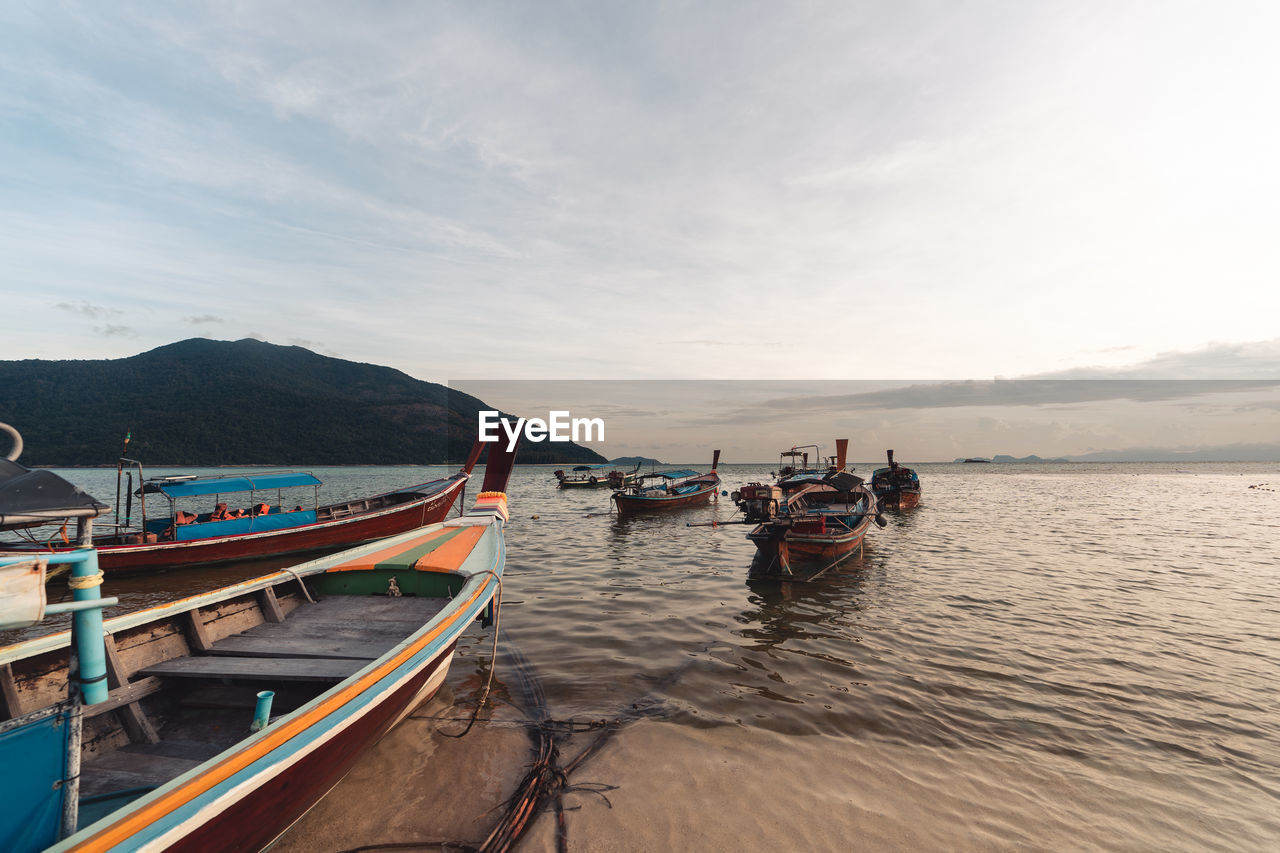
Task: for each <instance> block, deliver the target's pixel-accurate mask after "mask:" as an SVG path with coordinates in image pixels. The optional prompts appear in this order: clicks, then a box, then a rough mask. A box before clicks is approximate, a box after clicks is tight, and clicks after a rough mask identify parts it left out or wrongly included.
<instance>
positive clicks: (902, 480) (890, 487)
mask: <svg viewBox="0 0 1280 853" xmlns="http://www.w3.org/2000/svg"><path fill="white" fill-rule="evenodd" d="M886 454H887V455H888V457H889V465H888V467H885V468H877V469H876V470H874V471H872V472H871V491H873V492H875V493H876V497H877V498H879V499H880V505H881V506H883V507H888V508H890V509H911V508H912V507H914V506H919V504H920V475H919V474H917V473H916V472H915V471H913V470H911V469H910V468H907V467H906V466H904V465H899V464H898V463H897V462H894V461H893V451H892V450H888V451H886Z"/></svg>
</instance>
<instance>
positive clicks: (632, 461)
mask: <svg viewBox="0 0 1280 853" xmlns="http://www.w3.org/2000/svg"><path fill="white" fill-rule="evenodd" d="M609 462H610V463H611V464H613V465H626V466H628V467H631V468H634V467H635V466H637V465H666V464H667V463H666V462H659V461H658V460H657V459H650V458H649V457H648V456H619V457H618V458H617V459H610V460H609Z"/></svg>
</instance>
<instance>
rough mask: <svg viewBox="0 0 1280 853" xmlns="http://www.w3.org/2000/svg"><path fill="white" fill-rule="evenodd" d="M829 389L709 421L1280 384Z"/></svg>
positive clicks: (1063, 382)
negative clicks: (825, 391)
mask: <svg viewBox="0 0 1280 853" xmlns="http://www.w3.org/2000/svg"><path fill="white" fill-rule="evenodd" d="M812 384H813V385H816V386H818V387H821V386H822V385H823V384H826V385H829V386H830V387H831V388H832V389H833V390H832V392H831V393H813V394H801V395H794V396H780V397H773V398H771V399H767V400H762V401H760V402H758V403H754V404H752V405H750V406H744V407H741V408H737V409H734V410H732V411H730V412H727V413H714V414H712V413H708V414H707V415H706V416H705V418H704V420H705V421H706V422H718V421H720V420H722V419H735V418H741V419H754V420H770V421H777V420H786V419H788V418H796V417H801V416H812V415H816V414H824V413H825V414H843V413H851V412H867V411H879V410H896V409H951V408H962V407H1001V408H1011V407H1012V408H1020V407H1046V406H1069V405H1080V404H1086V403H1098V402H1104V401H1120V400H1126V401H1130V402H1136V403H1155V402H1168V401H1175V400H1189V399H1192V398H1200V397H1205V396H1210V395H1216V394H1233V393H1239V392H1246V391H1259V390H1269V389H1272V388H1280V379H1275V380H1272V379H1256V380H1115V379H1107V380H1085V379H996V380H989V381H966V382H929V383H919V384H913V385H906V386H902V387H898V388H889V389H884V390H874V391H858V390H849V391H837V390H836V389H844V388H849V387H850V386H855V387H856V385H857V384H858V383H841V382H830V383H812Z"/></svg>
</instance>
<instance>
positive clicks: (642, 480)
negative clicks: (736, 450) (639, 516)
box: [612, 450, 720, 513]
mask: <svg viewBox="0 0 1280 853" xmlns="http://www.w3.org/2000/svg"><path fill="white" fill-rule="evenodd" d="M719 464H720V451H719V450H717V451H715V452H714V453H713V454H712V457H711V470H710V471H709V472H708V473H706V474H699V473H698V472H697V471H692V470H689V469H681V470H679V471H658V472H655V473H653V474H645V475H643V476H641V477H637V478H636V481H635V482H634V483H633V484H631V486H629V487H628V488H626V489H620V490H618V491H616V492H614V493H613V495H612V500H613V502H614V504H615V505H616V506H617V507H618V512H620V513H621V512H643V511H646V510H651V509H674V508H676V507H686V506H696V505H698V504H704V503H707V502H708V501H710V500H711V498H712V496H714V495H715V494H716V491H717V490H718V489H719V488H720V475H719V474H717V473H716V468H717V467H718V466H719Z"/></svg>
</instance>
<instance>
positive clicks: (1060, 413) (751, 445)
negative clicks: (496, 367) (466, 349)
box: [453, 378, 1280, 465]
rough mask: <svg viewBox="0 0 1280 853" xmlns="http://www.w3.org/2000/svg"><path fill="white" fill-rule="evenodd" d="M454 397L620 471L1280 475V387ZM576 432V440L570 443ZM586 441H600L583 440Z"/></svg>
mask: <svg viewBox="0 0 1280 853" xmlns="http://www.w3.org/2000/svg"><path fill="white" fill-rule="evenodd" d="M453 387H455V388H457V389H458V390H461V391H464V392H466V393H468V394H471V395H472V396H475V397H478V398H480V399H481V400H484V401H486V402H488V403H489V404H490V405H494V406H500V407H501V408H502V410H503V411H507V412H513V413H516V414H517V415H520V416H523V417H525V418H539V419H542V420H545V421H548V422H549V421H550V420H551V413H552V412H555V411H561V412H567V414H566V415H562V416H560V417H559V420H561V421H562V422H563V421H570V420H572V419H574V418H579V419H583V418H598V419H600V421H601V422H602V424H603V436H600V435H599V434H598V433H592V434H591V441H588V442H584V443H585V444H587V446H588V447H590V448H591V449H593V450H595V451H597V452H599V453H600V454H602V455H603V456H605V457H606V458H609V459H614V458H617V457H620V456H644V457H648V458H654V459H658V460H660V461H662V462H671V463H678V464H691V465H692V464H698V463H701V464H703V465H705V464H707V463H708V462H709V461H710V459H711V451H712V450H713V449H716V448H718V449H720V450H721V451H723V455H722V461H723V462H725V463H758V462H776V461H777V459H778V454H779V452H780V451H782V450H785V449H787V448H790V447H792V446H798V445H809V444H817V445H819V446H821V447H822V448H824V454H825V455H831V454H834V453H835V450H834V448H835V439H837V438H847V439H849V459H851V460H856V461H858V462H862V463H865V462H869V461H882V460H883V459H884V458H885V451H886V450H888V449H893V450H894V451H895V454H896V458H897V459H898V460H899V461H900V462H903V463H904V464H912V463H917V462H951V461H954V460H956V459H965V458H971V457H978V458H986V459H991V458H993V457H995V456H998V455H1002V456H1012V457H1014V458H1016V459H1021V458H1025V457H1028V456H1039V457H1041V458H1047V459H1057V458H1065V459H1070V460H1072V461H1215V462H1228V461H1229V462H1259V461H1267V462H1275V461H1280V379H1247V380H1221V379H1209V380H1206V379H1157V380H1152V379H1118V378H1107V379H1062V378H1040V379H998V380H963V381H943V382H937V381H934V382H903V381H891V380H825V381H797V380H773V381H769V380H728V381H726V380H630V381H618V380H607V381H599V380H594V381H593V380H578V381H556V380H538V381H523V380H479V381H462V382H457V383H454V385H453ZM565 431H566V432H567V429H566V430H565ZM580 435H583V436H584V437H585V435H586V433H585V432H583V433H580Z"/></svg>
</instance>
